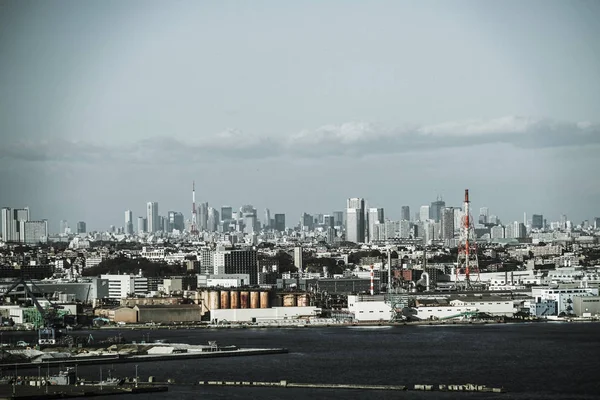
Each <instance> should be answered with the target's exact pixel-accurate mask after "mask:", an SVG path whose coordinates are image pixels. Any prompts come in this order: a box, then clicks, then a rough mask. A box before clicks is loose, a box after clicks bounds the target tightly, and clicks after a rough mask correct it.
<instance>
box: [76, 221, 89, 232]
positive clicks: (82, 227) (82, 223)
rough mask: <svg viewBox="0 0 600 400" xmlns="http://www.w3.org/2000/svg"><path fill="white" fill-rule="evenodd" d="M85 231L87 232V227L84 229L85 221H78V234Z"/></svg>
mask: <svg viewBox="0 0 600 400" xmlns="http://www.w3.org/2000/svg"><path fill="white" fill-rule="evenodd" d="M86 232H87V229H86V226H85V222H84V221H79V222H78V223H77V234H78V235H80V234H82V233H86Z"/></svg>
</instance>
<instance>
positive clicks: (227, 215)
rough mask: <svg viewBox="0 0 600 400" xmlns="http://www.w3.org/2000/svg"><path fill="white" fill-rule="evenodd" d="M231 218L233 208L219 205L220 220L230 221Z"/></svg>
mask: <svg viewBox="0 0 600 400" xmlns="http://www.w3.org/2000/svg"><path fill="white" fill-rule="evenodd" d="M232 219H233V208H231V207H230V206H222V207H221V221H230V220H232Z"/></svg>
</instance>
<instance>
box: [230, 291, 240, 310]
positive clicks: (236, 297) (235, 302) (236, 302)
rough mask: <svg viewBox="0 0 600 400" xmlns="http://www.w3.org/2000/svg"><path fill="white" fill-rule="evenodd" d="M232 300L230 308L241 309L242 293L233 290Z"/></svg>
mask: <svg viewBox="0 0 600 400" xmlns="http://www.w3.org/2000/svg"><path fill="white" fill-rule="evenodd" d="M230 298H231V302H230V304H229V307H231V308H240V292H238V291H237V290H232V291H231V296H230Z"/></svg>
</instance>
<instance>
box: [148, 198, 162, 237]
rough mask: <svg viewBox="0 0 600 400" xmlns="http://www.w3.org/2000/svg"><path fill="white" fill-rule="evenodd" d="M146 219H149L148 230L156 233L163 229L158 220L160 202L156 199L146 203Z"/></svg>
mask: <svg viewBox="0 0 600 400" xmlns="http://www.w3.org/2000/svg"><path fill="white" fill-rule="evenodd" d="M146 219H147V220H148V232H149V233H154V232H158V231H159V230H160V229H161V226H160V225H159V224H160V222H159V220H158V203H157V202H155V201H151V202H148V204H147V205H146Z"/></svg>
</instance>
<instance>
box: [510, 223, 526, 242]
mask: <svg viewBox="0 0 600 400" xmlns="http://www.w3.org/2000/svg"><path fill="white" fill-rule="evenodd" d="M511 233H512V236H511V238H513V239H523V238H525V237H526V236H527V228H525V224H524V223H522V222H519V221H515V222H513V224H512V230H511Z"/></svg>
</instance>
